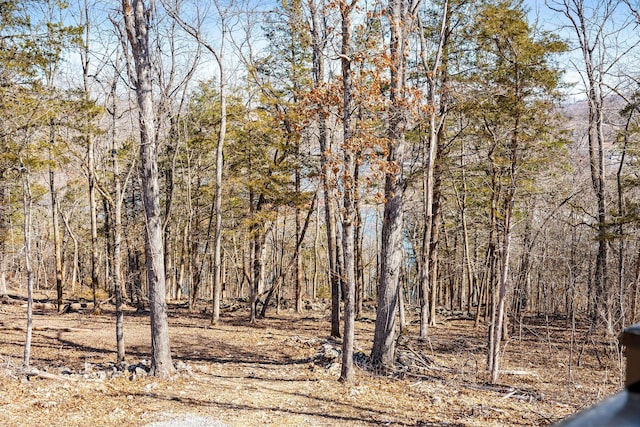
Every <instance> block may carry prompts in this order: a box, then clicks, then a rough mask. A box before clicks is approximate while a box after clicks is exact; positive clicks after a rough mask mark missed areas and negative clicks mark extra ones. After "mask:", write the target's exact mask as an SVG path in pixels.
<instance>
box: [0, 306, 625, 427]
mask: <svg viewBox="0 0 640 427" xmlns="http://www.w3.org/2000/svg"><path fill="white" fill-rule="evenodd" d="M106 308H107V310H105V311H104V314H103V315H100V316H96V315H91V314H89V313H71V314H65V315H57V314H56V313H55V312H51V311H43V312H38V313H36V315H35V320H34V326H35V327H36V331H35V332H34V342H33V350H32V358H33V359H32V361H33V362H32V365H33V366H34V367H36V368H38V369H40V370H41V371H42V370H45V369H46V372H48V373H49V374H53V375H50V377H49V378H42V377H37V376H31V377H27V376H26V375H24V374H21V373H20V369H19V368H18V366H19V364H20V362H21V359H22V351H23V342H24V330H23V329H24V324H25V320H24V318H25V315H24V312H25V309H24V308H23V307H22V306H21V305H19V304H4V305H0V329H1V330H2V337H3V339H2V340H1V342H0V406H1V407H2V411H1V412H0V425H3V426H23V425H34V426H42V427H44V426H62V425H64V426H86V425H93V426H106V425H127V426H137V425H146V424H149V423H152V422H154V421H158V420H163V419H165V420H166V419H170V418H172V417H176V416H179V415H182V414H192V415H198V416H206V417H210V418H211V419H213V420H219V421H221V422H223V423H224V424H226V425H229V426H246V425H274V426H282V425H293V426H298V425H305V426H306V425H316V426H325V425H326V426H337V425H344V426H359V425H380V424H382V425H399V426H402V425H411V426H415V425H418V426H439V425H442V426H444V425H448V426H451V425H464V426H490V425H496V426H498V425H499V426H508V425H514V426H516V425H517V426H520V425H536V426H538V425H547V424H550V423H552V422H555V421H557V420H559V419H561V418H562V417H564V416H566V415H568V414H571V413H573V412H575V411H577V410H578V409H580V408H582V407H585V406H588V405H590V404H592V403H594V402H596V401H598V400H599V399H602V398H603V397H605V396H607V395H610V394H612V393H614V392H616V391H618V390H619V389H620V388H621V384H620V360H619V358H618V356H617V352H616V351H615V349H614V348H613V347H611V346H610V345H608V343H607V341H606V340H605V339H604V338H598V339H594V340H592V339H591V338H587V339H586V340H585V336H587V335H586V333H587V330H586V329H585V328H580V329H579V330H578V334H577V337H576V338H577V348H576V349H575V352H574V357H573V363H572V364H571V366H570V362H569V361H570V357H569V352H568V348H569V345H568V342H569V339H570V333H569V331H568V328H567V327H566V325H565V324H564V321H560V320H555V321H552V322H551V323H550V324H549V325H547V323H546V322H545V321H544V319H542V320H541V319H528V320H527V321H526V323H525V327H523V328H522V334H521V335H520V334H518V335H517V336H515V337H513V338H511V339H510V340H509V341H508V342H507V343H506V346H505V350H506V351H505V354H504V362H503V369H504V370H505V371H508V372H507V373H505V374H503V375H502V376H501V380H500V381H501V385H499V386H489V385H487V383H486V379H487V377H488V376H487V373H486V371H485V352H486V349H485V339H484V336H485V334H486V330H485V328H484V327H483V328H482V329H474V327H473V323H472V321H469V320H453V319H452V320H443V321H442V322H441V323H440V324H438V325H437V326H435V327H432V328H431V329H430V334H431V335H430V336H431V338H430V341H429V342H427V343H420V342H417V341H415V340H413V339H409V338H407V339H405V340H404V341H403V344H402V346H401V351H402V352H403V355H404V358H405V359H406V360H408V361H409V362H408V363H414V364H415V366H413V367H412V368H411V369H408V368H405V372H404V374H403V375H399V376H396V377H394V378H391V377H383V376H376V375H373V374H371V373H369V372H367V371H365V370H362V369H358V370H357V373H356V380H355V381H354V382H353V383H352V384H342V383H340V382H338V381H337V378H338V376H339V365H338V364H337V363H334V364H333V365H330V364H329V361H327V360H326V359H319V358H317V355H318V353H320V352H321V351H322V349H323V345H324V348H327V347H329V346H331V345H332V342H331V341H330V340H328V337H327V335H328V331H329V325H328V312H327V311H326V310H324V311H307V312H305V313H304V314H303V315H296V314H294V313H291V312H284V313H281V314H279V315H276V314H275V313H274V312H271V313H270V316H271V317H270V318H267V319H264V320H261V321H260V322H259V323H258V324H257V325H256V326H250V325H248V322H247V320H246V318H247V313H246V312H245V310H238V311H235V312H225V313H223V318H222V322H221V323H220V325H218V326H215V327H210V326H209V319H208V316H207V315H205V314H201V313H189V312H188V311H187V310H186V309H184V308H182V307H179V306H172V307H171V318H170V329H171V346H172V351H173V356H174V362H178V361H179V362H181V363H180V364H181V366H182V369H181V370H180V371H179V373H178V374H177V375H176V376H175V377H174V378H172V379H170V380H158V379H155V378H151V377H146V376H139V377H137V378H135V379H130V377H131V376H130V374H129V373H128V372H127V373H125V374H123V375H121V376H119V377H117V378H107V379H103V378H95V377H94V376H92V375H90V374H86V375H83V373H85V372H88V369H92V370H94V371H95V370H96V369H97V364H99V363H103V364H105V363H107V362H112V361H114V359H115V331H114V330H115V327H114V319H113V315H112V313H110V312H109V307H108V306H107V307H106ZM368 316H369V319H364V320H362V321H359V322H358V323H357V337H356V341H357V345H358V346H359V348H358V349H357V350H360V351H362V352H364V353H365V354H368V352H369V350H370V343H371V341H372V330H373V323H372V321H371V317H372V316H373V313H368ZM415 329H416V325H412V329H410V333H409V335H408V336H411V334H412V333H415V332H416V330H415ZM125 334H126V338H125V339H126V348H127V357H128V362H129V363H138V362H140V361H143V360H144V359H145V358H147V357H148V354H149V348H150V342H149V322H148V318H147V316H145V315H138V314H135V313H134V312H133V311H131V312H128V313H127V317H126V323H125ZM583 341H585V345H584V348H582V343H583ZM336 345H337V344H336ZM580 350H582V353H581V354H580V366H577V359H578V355H579V352H580ZM570 367H571V377H572V378H571V381H570V380H569V369H570ZM63 369H65V370H66V371H70V372H72V373H74V374H72V375H66V374H64V373H63ZM509 371H510V373H509ZM85 377H87V378H85Z"/></svg>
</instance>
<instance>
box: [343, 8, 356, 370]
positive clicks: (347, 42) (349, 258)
mask: <svg viewBox="0 0 640 427" xmlns="http://www.w3.org/2000/svg"><path fill="white" fill-rule="evenodd" d="M355 4H356V2H355V0H354V1H352V2H350V3H348V4H346V3H344V2H343V3H341V4H340V15H341V18H342V21H341V30H342V47H341V55H340V58H341V69H342V90H343V95H342V96H343V109H342V132H343V138H344V141H343V149H342V151H343V162H344V171H343V176H342V183H343V186H344V189H343V197H342V204H343V210H344V212H343V215H342V250H343V268H344V272H343V275H342V277H343V281H342V284H343V291H344V337H343V339H342V371H341V373H340V380H341V381H343V382H350V381H353V376H354V372H353V347H354V344H355V343H354V341H355V288H356V276H355V270H356V263H355V259H356V252H355V227H356V226H357V225H356V211H355V208H356V206H355V199H356V192H357V191H358V189H357V187H356V186H357V183H356V181H355V168H356V167H357V166H356V158H355V156H356V147H354V144H353V129H352V123H351V122H352V120H351V118H352V117H351V114H352V111H353V105H354V102H353V72H352V69H351V60H352V58H351V55H353V51H352V49H353V48H352V46H351V43H352V40H351V34H352V28H351V13H352V11H353V8H354V7H355Z"/></svg>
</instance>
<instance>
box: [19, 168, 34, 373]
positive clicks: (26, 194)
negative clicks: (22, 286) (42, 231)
mask: <svg viewBox="0 0 640 427" xmlns="http://www.w3.org/2000/svg"><path fill="white" fill-rule="evenodd" d="M20 175H21V177H22V207H23V211H24V223H23V226H24V265H25V270H26V272H27V335H26V338H25V341H24V357H23V359H22V364H23V366H24V367H25V368H29V365H30V364H31V338H32V334H33V268H32V266H31V205H32V197H31V186H30V182H29V170H28V169H27V168H26V167H25V165H24V164H23V162H22V159H20Z"/></svg>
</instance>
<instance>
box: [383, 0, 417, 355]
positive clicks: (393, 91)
mask: <svg viewBox="0 0 640 427" xmlns="http://www.w3.org/2000/svg"><path fill="white" fill-rule="evenodd" d="M419 6H420V0H412V1H409V2H405V1H399V0H390V1H389V3H388V6H387V11H386V16H387V19H388V21H389V26H390V27H389V28H390V40H389V60H388V61H389V63H388V67H389V74H390V83H389V101H390V105H389V112H388V128H387V138H388V143H387V147H386V152H387V153H388V154H387V159H386V161H387V165H386V170H385V184H384V198H385V205H384V216H383V220H382V243H381V244H382V246H381V251H380V258H381V264H380V279H379V284H378V306H377V309H376V324H375V333H374V338H373V348H372V350H371V359H372V361H373V363H375V364H379V365H382V366H391V365H392V364H393V362H394V359H395V344H396V336H395V334H396V318H395V313H396V308H397V304H398V294H399V289H400V268H401V264H402V252H403V248H402V242H403V193H404V187H405V181H404V174H403V167H404V160H405V158H404V154H405V133H406V131H407V126H408V125H409V123H408V121H409V117H408V114H409V111H408V105H410V102H409V96H410V95H409V93H408V90H407V89H408V88H407V85H406V79H407V74H406V73H407V48H408V41H409V40H408V39H409V35H410V32H411V30H412V29H413V27H414V24H415V19H416V14H417V12H418V8H419Z"/></svg>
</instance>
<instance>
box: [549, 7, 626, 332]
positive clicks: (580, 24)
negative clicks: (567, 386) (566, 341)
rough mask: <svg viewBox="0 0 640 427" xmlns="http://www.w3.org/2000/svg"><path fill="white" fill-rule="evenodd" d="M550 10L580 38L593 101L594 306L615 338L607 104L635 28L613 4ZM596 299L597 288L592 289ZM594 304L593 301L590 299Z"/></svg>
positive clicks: (590, 133)
mask: <svg viewBox="0 0 640 427" xmlns="http://www.w3.org/2000/svg"><path fill="white" fill-rule="evenodd" d="M548 3H549V7H550V8H551V9H552V10H553V11H555V12H557V13H558V14H560V15H561V16H563V17H564V18H566V20H567V23H568V26H569V28H571V30H572V32H573V33H574V35H575V37H576V39H577V40H576V41H577V44H578V48H579V50H580V54H581V55H582V58H581V59H582V63H581V64H580V65H579V66H578V65H576V69H577V71H578V72H579V73H580V76H581V80H582V84H583V85H584V93H585V95H586V96H587V100H588V120H587V130H586V139H587V143H588V149H589V170H590V174H591V186H592V190H593V194H594V195H595V198H596V214H595V218H596V224H595V227H594V228H595V229H596V234H597V241H598V250H597V253H596V260H595V273H594V277H593V291H594V292H593V293H594V295H593V296H594V298H593V300H592V301H593V304H592V305H591V307H592V310H591V317H592V319H593V321H597V320H598V318H600V320H602V321H603V322H604V324H605V328H606V330H607V332H608V333H610V334H612V333H613V326H614V319H613V312H612V301H611V296H612V293H611V288H610V287H609V284H608V282H609V265H608V263H609V261H608V260H609V235H610V228H611V222H610V220H609V215H608V211H609V208H608V206H607V205H608V190H607V185H606V178H607V167H606V145H607V135H606V134H605V100H606V97H607V92H608V90H609V89H608V86H609V84H608V82H607V79H608V77H609V76H610V74H611V72H612V70H613V67H614V66H615V65H616V64H617V63H619V62H620V61H621V59H622V58H623V57H624V53H626V52H625V51H623V52H621V53H618V52H615V48H614V43H618V40H619V39H618V35H619V34H622V31H623V30H624V29H626V28H628V27H629V24H630V21H629V20H626V21H623V22H619V21H618V16H617V15H619V7H620V4H621V1H619V0H607V1H603V2H598V3H597V4H595V5H590V4H587V3H586V2H584V1H582V0H562V1H559V0H558V1H556V0H553V1H549V2H548ZM589 290H590V294H591V287H590V288H589ZM590 301H591V299H590Z"/></svg>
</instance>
